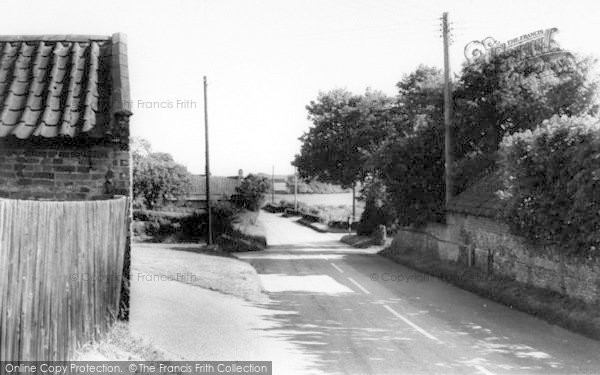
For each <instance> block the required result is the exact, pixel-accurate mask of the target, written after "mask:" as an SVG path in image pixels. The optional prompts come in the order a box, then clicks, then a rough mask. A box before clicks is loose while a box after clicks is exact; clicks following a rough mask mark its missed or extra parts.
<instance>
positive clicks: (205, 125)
mask: <svg viewBox="0 0 600 375" xmlns="http://www.w3.org/2000/svg"><path fill="white" fill-rule="evenodd" d="M206 86H207V84H206V76H204V142H205V151H206V156H205V157H206V210H207V211H208V238H207V242H208V245H212V244H213V233H212V210H211V204H210V160H209V153H208V107H207V99H206V96H207V95H206V91H207V90H206Z"/></svg>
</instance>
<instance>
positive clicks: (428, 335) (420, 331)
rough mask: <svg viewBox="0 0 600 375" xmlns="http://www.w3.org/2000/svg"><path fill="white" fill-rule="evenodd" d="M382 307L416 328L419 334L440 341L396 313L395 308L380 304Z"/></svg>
mask: <svg viewBox="0 0 600 375" xmlns="http://www.w3.org/2000/svg"><path fill="white" fill-rule="evenodd" d="M382 306H383V307H385V308H386V309H387V310H388V311H389V312H391V313H392V314H394V315H395V316H396V317H398V318H400V319H401V320H402V321H403V322H404V323H406V324H408V325H409V326H411V327H413V328H414V329H416V330H417V331H418V332H419V333H420V334H422V335H423V336H425V337H427V338H430V339H432V340H434V341H437V342H440V343H441V341H440V339H438V338H437V337H435V336H433V335H432V334H430V333H429V332H427V331H425V330H424V329H423V328H421V327H419V326H418V325H416V324H415V323H413V322H411V321H410V320H408V319H406V318H405V317H403V316H402V315H400V314H398V313H397V312H396V310H394V309H392V308H391V307H389V306H388V305H382Z"/></svg>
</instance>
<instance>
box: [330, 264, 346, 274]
mask: <svg viewBox="0 0 600 375" xmlns="http://www.w3.org/2000/svg"><path fill="white" fill-rule="evenodd" d="M330 264H331V265H332V266H333V268H335V269H336V270H338V271H340V273H344V271H343V270H342V269H341V268H340V267H338V266H336V265H335V264H333V263H330Z"/></svg>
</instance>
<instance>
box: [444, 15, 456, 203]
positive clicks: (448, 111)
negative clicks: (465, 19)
mask: <svg viewBox="0 0 600 375" xmlns="http://www.w3.org/2000/svg"><path fill="white" fill-rule="evenodd" d="M442 33H443V39H444V129H445V132H444V134H445V136H444V159H445V161H444V166H445V172H446V174H445V179H446V206H448V203H449V202H450V198H452V192H453V188H454V187H453V184H452V164H453V163H454V160H453V159H452V131H451V128H452V87H451V82H450V57H449V46H450V40H449V39H450V37H449V33H450V30H449V26H448V12H444V14H443V15H442Z"/></svg>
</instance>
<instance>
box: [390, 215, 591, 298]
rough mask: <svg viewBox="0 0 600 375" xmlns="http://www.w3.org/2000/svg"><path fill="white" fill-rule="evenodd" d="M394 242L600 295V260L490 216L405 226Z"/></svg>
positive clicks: (579, 294)
mask: <svg viewBox="0 0 600 375" xmlns="http://www.w3.org/2000/svg"><path fill="white" fill-rule="evenodd" d="M392 247H393V248H394V249H396V251H406V250H412V251H415V252H417V254H423V255H428V256H434V257H436V258H438V259H441V260H445V261H449V262H459V263H462V264H464V265H467V266H472V267H477V268H479V269H481V270H483V271H485V272H490V273H494V274H497V275H502V276H507V277H510V278H512V279H515V280H517V281H520V282H523V283H526V284H529V285H532V286H536V287H540V288H546V289H550V290H553V291H556V292H559V293H562V294H564V295H568V296H570V297H574V298H578V299H581V300H584V301H587V302H596V301H599V300H600V260H592V259H580V258H566V257H564V256H562V255H561V252H559V251H558V249H557V248H553V247H544V248H541V247H538V246H534V245H532V244H530V243H528V242H527V241H525V240H524V239H523V238H521V237H518V236H515V235H512V234H511V233H510V232H509V229H508V226H507V225H505V224H503V223H500V222H497V221H494V220H492V219H488V218H484V217H479V216H470V215H462V214H449V215H448V218H447V224H438V223H435V224H433V223H430V224H428V225H427V226H426V227H425V228H423V229H422V230H408V229H405V230H401V231H400V232H399V233H398V234H397V235H396V237H395V238H394V244H393V246H392Z"/></svg>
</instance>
